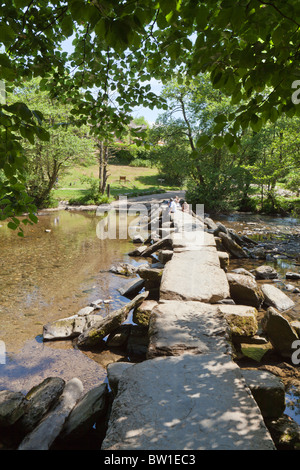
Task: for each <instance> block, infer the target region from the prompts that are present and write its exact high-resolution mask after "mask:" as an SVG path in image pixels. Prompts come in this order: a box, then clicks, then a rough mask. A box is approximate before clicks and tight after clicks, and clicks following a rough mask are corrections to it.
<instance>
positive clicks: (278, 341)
mask: <svg viewBox="0 0 300 470" xmlns="http://www.w3.org/2000/svg"><path fill="white" fill-rule="evenodd" d="M262 327H263V329H264V331H265V333H266V334H267V336H268V338H269V340H270V342H271V344H272V346H273V347H274V349H275V350H276V351H277V352H278V353H279V354H280V355H281V356H282V357H286V358H289V359H290V358H291V356H292V354H293V352H294V349H293V348H292V344H293V342H294V341H296V340H298V339H299V338H298V335H297V333H296V331H295V330H294V328H293V327H292V325H291V324H290V322H289V321H288V320H287V319H286V318H284V317H283V316H282V315H281V314H280V312H279V311H278V310H276V309H275V308H273V307H269V308H268V310H267V312H266V314H265V316H264V318H263V322H262Z"/></svg>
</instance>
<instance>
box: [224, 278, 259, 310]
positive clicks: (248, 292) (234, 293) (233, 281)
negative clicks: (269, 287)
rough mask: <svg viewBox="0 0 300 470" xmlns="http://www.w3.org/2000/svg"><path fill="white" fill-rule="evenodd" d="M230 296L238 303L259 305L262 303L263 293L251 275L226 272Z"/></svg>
mask: <svg viewBox="0 0 300 470" xmlns="http://www.w3.org/2000/svg"><path fill="white" fill-rule="evenodd" d="M227 280H228V283H229V289H230V296H231V298H232V299H233V300H234V301H235V302H236V303H238V304H242V305H249V306H252V307H256V308H258V307H260V306H261V305H262V303H263V300H264V297H263V293H262V291H261V289H260V287H259V286H258V284H257V282H256V281H255V279H253V278H252V277H251V276H248V275H244V274H236V273H227Z"/></svg>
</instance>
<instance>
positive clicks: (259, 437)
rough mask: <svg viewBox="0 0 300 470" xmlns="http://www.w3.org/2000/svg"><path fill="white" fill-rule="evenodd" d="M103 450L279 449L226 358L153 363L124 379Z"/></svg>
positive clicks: (184, 357) (130, 369)
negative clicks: (276, 447)
mask: <svg viewBox="0 0 300 470" xmlns="http://www.w3.org/2000/svg"><path fill="white" fill-rule="evenodd" d="M118 390H119V392H118V395H117V397H116V398H115V400H114V402H113V407H112V414H111V418H110V422H109V427H108V431H107V434H106V438H105V440H104V441H103V444H102V449H103V450H275V447H274V444H273V441H272V439H271V437H270V434H269V432H268V430H267V428H266V427H265V425H264V422H263V419H262V416H261V412H260V410H259V408H258V406H257V404H256V402H255V401H254V399H253V397H252V395H251V393H250V390H249V388H248V387H247V385H246V383H245V380H244V378H243V377H242V375H241V372H240V369H239V367H238V366H237V365H236V364H234V363H233V361H232V360H231V358H230V356H227V355H225V354H222V353H211V354H203V355H192V354H183V355H181V356H177V357H174V356H173V357H160V358H155V359H149V360H147V361H144V362H142V363H139V364H135V365H133V366H131V367H128V368H127V369H126V370H125V371H124V372H123V374H122V376H121V379H120V382H119V387H118Z"/></svg>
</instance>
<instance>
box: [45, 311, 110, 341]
mask: <svg viewBox="0 0 300 470" xmlns="http://www.w3.org/2000/svg"><path fill="white" fill-rule="evenodd" d="M99 318H101V317H100V316H99V315H85V316H78V315H72V316H71V317H67V318H61V319H59V320H55V321H53V322H50V323H47V324H46V325H44V326H43V340H44V341H51V340H57V339H72V338H76V337H77V336H79V335H80V334H81V333H83V332H84V331H85V330H86V329H88V328H91V327H92V326H93V325H94V324H96V323H97V322H98V321H99Z"/></svg>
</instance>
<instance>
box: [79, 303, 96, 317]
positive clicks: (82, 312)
mask: <svg viewBox="0 0 300 470" xmlns="http://www.w3.org/2000/svg"><path fill="white" fill-rule="evenodd" d="M94 310H95V309H94V307H92V306H89V307H83V308H81V309H80V310H79V312H77V315H78V316H79V317H82V316H85V315H89V314H90V313H92V312H93V311H94Z"/></svg>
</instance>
